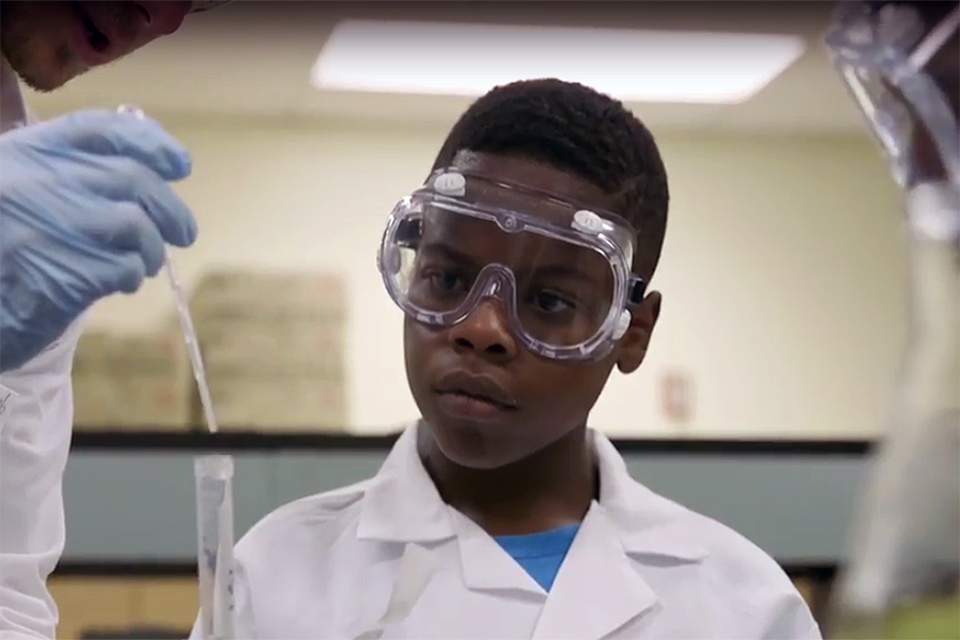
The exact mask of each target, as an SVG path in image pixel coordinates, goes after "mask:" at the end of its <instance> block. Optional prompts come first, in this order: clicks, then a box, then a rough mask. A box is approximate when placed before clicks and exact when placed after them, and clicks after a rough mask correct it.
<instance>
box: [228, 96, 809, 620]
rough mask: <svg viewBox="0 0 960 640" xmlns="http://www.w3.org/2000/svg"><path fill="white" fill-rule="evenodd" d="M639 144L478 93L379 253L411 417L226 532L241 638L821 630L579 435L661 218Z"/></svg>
mask: <svg viewBox="0 0 960 640" xmlns="http://www.w3.org/2000/svg"><path fill="white" fill-rule="evenodd" d="M667 202H668V192H667V180H666V173H665V170H664V167H663V164H662V162H661V160H660V156H659V152H658V150H657V147H656V144H655V143H654V140H653V138H652V136H651V135H650V133H649V132H648V131H647V130H646V128H645V127H644V126H643V125H642V124H641V123H640V122H639V121H638V120H637V119H636V118H635V117H634V116H633V115H632V114H630V113H629V112H628V111H627V110H626V109H625V108H624V107H623V106H622V105H621V104H620V103H618V102H616V101H614V100H612V99H610V98H608V97H606V96H603V95H600V94H598V93H597V92H595V91H593V90H591V89H588V88H586V87H583V86H581V85H577V84H571V83H566V82H561V81H558V80H536V81H525V82H517V83H514V84H510V85H507V86H503V87H498V88H496V89H494V90H492V91H491V92H490V93H488V94H487V95H486V96H484V97H482V98H480V99H479V100H478V101H477V102H476V103H475V104H474V105H473V106H471V107H470V109H469V110H468V111H467V112H466V113H465V114H464V115H463V116H462V117H461V119H460V120H459V122H458V123H457V124H456V125H455V126H454V128H453V130H452V131H451V133H450V135H449V137H448V139H447V141H446V143H445V144H444V145H443V148H442V149H441V151H440V154H439V156H438V157H437V160H436V162H435V164H434V172H433V174H432V175H431V176H430V178H429V179H428V180H427V182H426V183H425V185H424V186H423V187H421V188H420V189H418V190H417V191H415V192H414V194H413V195H412V196H410V197H409V198H406V199H405V200H403V201H401V203H400V204H398V205H397V208H396V209H395V210H394V212H393V214H392V215H391V217H390V219H389V221H388V225H387V231H386V233H385V234H384V240H383V244H382V246H381V248H380V252H379V265H380V270H381V272H382V274H383V279H384V283H385V284H386V287H387V290H388V292H389V293H390V295H391V297H392V298H393V299H394V301H395V302H396V303H397V304H398V305H399V306H400V307H401V308H402V309H403V310H404V311H405V312H406V319H405V325H404V342H405V345H404V346H405V353H406V368H407V377H408V381H409V384H410V389H411V391H412V392H413V395H414V398H415V399H416V401H417V404H418V406H419V408H420V410H421V413H422V415H423V420H422V421H420V422H419V423H417V424H415V425H413V426H411V427H410V428H409V429H407V430H406V432H405V433H404V434H403V435H402V436H401V438H400V439H399V440H398V442H397V443H396V445H395V446H394V448H393V450H392V451H391V453H390V455H389V457H388V458H387V460H386V462H385V463H384V465H383V467H382V468H381V470H380V472H379V473H378V474H377V475H376V476H375V477H374V478H372V479H370V480H368V481H365V482H362V483H360V484H357V485H354V486H351V487H347V488H344V489H340V490H337V491H333V492H330V493H326V494H321V495H317V496H311V497H308V498H304V499H301V500H298V501H296V502H293V503H291V504H288V505H286V506H284V507H282V508H280V509H278V510H277V511H275V512H273V513H272V514H270V515H268V516H267V517H266V518H264V519H263V520H262V521H261V522H260V523H259V524H257V525H256V526H255V527H254V528H253V529H251V531H250V532H249V533H248V534H247V535H246V536H244V538H243V540H241V541H240V543H239V544H238V545H237V550H236V558H237V573H236V575H237V583H236V592H235V593H236V604H237V619H238V622H237V625H238V632H239V635H240V637H259V638H267V637H271V638H381V637H382V638H416V639H422V638H551V639H555V638H608V637H611V638H612V637H616V638H680V637H684V638H706V637H716V638H819V631H818V629H817V625H816V623H815V622H814V620H813V618H812V616H811V615H810V612H809V610H808V609H807V607H806V606H805V604H804V602H803V600H802V599H801V597H800V595H799V594H798V593H797V591H796V590H795V589H794V588H793V586H792V585H791V583H790V581H789V580H788V579H787V577H786V575H784V573H783V572H782V571H781V570H780V568H779V567H778V566H777V565H776V563H774V561H773V560H772V559H771V558H769V557H768V556H767V555H765V554H764V553H763V552H762V551H761V550H760V549H758V548H757V547H755V546H754V545H752V544H751V543H750V542H748V541H747V540H745V539H744V538H742V537H740V536H739V535H738V534H736V533H734V532H733V531H731V530H730V529H727V528H726V527H724V526H723V525H721V524H719V523H717V522H715V521H712V520H710V519H708V518H706V517H703V516H700V515H698V514H695V513H692V512H690V511H688V510H686V509H684V508H683V507H681V506H679V505H677V504H675V503H673V502H671V501H669V500H667V499H665V498H662V497H660V496H658V495H656V494H654V493H653V492H651V491H650V490H648V489H646V488H645V487H643V486H641V485H640V484H639V483H637V482H635V481H634V480H633V479H631V478H630V477H629V475H628V473H627V470H626V466H625V464H624V462H623V460H622V459H621V457H620V456H619V454H618V453H617V451H616V450H615V449H614V447H613V446H612V445H611V444H610V442H609V441H608V440H607V439H606V438H605V437H603V436H602V435H601V434H599V433H597V432H595V431H592V430H589V429H588V428H587V427H586V421H587V416H588V414H589V412H590V409H591V408H592V407H593V405H594V403H595V402H596V400H597V398H598V396H599V395H600V392H601V390H602V389H603V386H604V384H605V383H606V380H607V378H608V376H609V375H610V372H611V371H612V369H613V367H614V366H616V367H617V368H619V369H620V371H622V372H623V373H631V372H633V371H635V370H636V369H637V368H638V367H639V366H640V363H641V362H642V360H643V358H644V354H645V352H646V349H647V345H648V343H649V340H650V335H651V332H652V330H653V327H654V324H655V323H656V320H657V316H658V315H659V310H660V294H659V293H657V292H650V293H646V294H645V292H644V285H645V283H646V282H647V281H648V280H649V279H650V277H651V275H652V274H653V271H654V267H655V266H656V263H657V260H658V258H659V254H660V248H661V245H662V243H663V237H664V231H665V226H666V214H667Z"/></svg>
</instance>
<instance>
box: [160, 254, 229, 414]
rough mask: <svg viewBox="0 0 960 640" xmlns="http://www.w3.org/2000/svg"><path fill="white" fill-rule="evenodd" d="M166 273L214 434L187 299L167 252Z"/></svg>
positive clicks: (209, 404) (200, 360)
mask: <svg viewBox="0 0 960 640" xmlns="http://www.w3.org/2000/svg"><path fill="white" fill-rule="evenodd" d="M166 271H167V280H169V281H170V290H171V291H172V292H173V301H174V303H175V304H176V307H177V315H178V316H179V317H180V327H181V328H182V329H183V341H184V342H185V343H186V345H187V354H188V355H189V356H190V366H191V367H192V368H193V377H194V379H195V380H196V381H197V390H198V391H199V392H200V405H201V406H202V407H203V417H204V419H205V420H206V421H207V430H208V431H209V432H210V433H216V432H217V418H216V416H215V415H214V413H213V402H212V401H211V400H210V387H208V386H207V374H206V372H205V371H204V369H203V358H202V357H200V344H199V343H198V342H197V332H196V330H195V329H194V328H193V320H192V319H191V318H190V308H189V307H188V306H187V298H186V296H185V295H184V294H183V287H182V286H181V285H180V278H179V276H177V270H176V268H175V267H174V266H173V260H171V259H170V253H169V252H167V255H166Z"/></svg>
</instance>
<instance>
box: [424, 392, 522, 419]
mask: <svg viewBox="0 0 960 640" xmlns="http://www.w3.org/2000/svg"><path fill="white" fill-rule="evenodd" d="M437 405H438V406H439V408H440V410H441V411H443V412H444V413H446V414H447V415H449V416H451V417H455V418H469V419H471V420H480V421H482V422H494V421H497V420H499V419H501V418H502V417H503V415H504V414H506V413H509V412H510V411H512V409H509V408H507V407H504V406H503V405H501V404H498V403H496V402H493V401H492V400H484V399H482V398H476V397H474V396H468V395H465V394H462V393H455V392H450V393H438V394H437Z"/></svg>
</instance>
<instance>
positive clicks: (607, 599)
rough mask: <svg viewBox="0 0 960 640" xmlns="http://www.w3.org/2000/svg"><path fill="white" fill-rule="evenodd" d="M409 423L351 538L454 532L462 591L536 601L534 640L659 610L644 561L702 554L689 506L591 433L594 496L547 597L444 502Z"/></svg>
mask: <svg viewBox="0 0 960 640" xmlns="http://www.w3.org/2000/svg"><path fill="white" fill-rule="evenodd" d="M417 428H418V426H417V425H414V426H412V427H410V428H408V429H407V430H406V431H405V432H404V433H403V434H402V435H401V437H400V439H399V440H398V441H397V443H396V445H394V448H393V450H392V451H391V452H390V455H389V456H388V457H387V460H386V461H385V462H384V464H383V467H382V468H381V470H380V472H379V473H378V474H377V476H376V477H375V478H374V482H373V483H372V485H371V487H370V489H369V490H368V491H367V493H366V495H365V497H364V500H363V504H362V507H361V513H360V522H359V530H358V536H359V537H360V538H363V539H378V540H386V541H394V542H420V543H423V542H431V541H433V542H439V541H442V540H447V539H451V538H455V539H456V542H457V544H458V545H459V549H460V554H459V556H460V562H461V567H462V571H463V579H464V584H465V586H466V587H467V588H468V589H470V590H471V591H483V592H486V593H489V594H490V595H491V596H494V597H505V598H507V599H508V600H509V601H512V602H514V603H516V604H520V603H521V602H524V601H525V602H527V603H529V604H531V605H534V606H541V607H542V611H541V612H540V614H539V616H538V618H537V623H536V627H535V629H534V632H533V638H543V639H544V640H546V639H552V638H572V637H577V638H589V639H599V638H604V637H608V636H610V635H611V634H613V633H615V632H616V630H617V629H619V628H621V627H622V626H623V625H625V624H627V623H629V622H630V621H632V620H634V619H636V618H637V617H639V616H641V615H644V614H646V613H647V612H649V611H651V610H653V609H654V608H655V607H656V606H658V603H657V595H656V593H655V592H654V591H653V589H651V587H650V586H649V585H648V584H647V582H646V581H645V580H644V579H643V577H642V574H643V568H642V565H643V559H644V558H645V557H657V558H658V564H662V563H663V562H664V561H666V562H673V563H678V564H684V563H690V562H698V561H700V560H701V559H703V558H704V557H705V556H706V555H707V552H706V549H705V548H704V547H703V546H701V545H700V544H699V543H698V542H697V541H696V540H693V539H692V538H691V537H690V534H689V533H687V531H686V529H687V526H684V524H683V523H684V521H688V517H689V512H687V511H685V510H684V509H683V508H682V507H680V506H679V505H677V504H675V503H673V502H670V501H669V500H666V499H665V498H662V497H660V496H658V495H656V494H655V493H653V492H652V491H650V490H649V489H647V488H645V487H643V486H642V485H641V484H639V483H638V482H636V481H634V480H633V479H632V478H631V477H630V475H629V473H628V472H627V467H626V463H625V462H624V460H623V458H622V457H621V456H620V454H619V453H618V452H617V450H616V448H615V447H614V446H613V444H612V443H611V442H610V441H609V440H607V439H606V438H605V437H604V436H603V435H601V434H599V433H597V432H595V431H590V432H589V437H590V438H591V440H592V444H593V447H594V451H595V452H596V456H597V460H598V466H599V471H600V500H599V501H598V502H594V503H593V504H591V506H590V508H589V510H588V511H587V515H586V516H585V518H584V520H583V522H582V523H581V525H580V529H579V530H578V532H577V535H576V537H575V538H574V541H573V544H572V545H571V547H570V551H569V552H568V553H567V557H566V559H565V560H564V562H563V564H562V565H561V567H560V572H559V573H558V574H557V577H556V579H555V581H554V583H553V587H552V588H551V590H550V593H549V594H547V593H545V592H544V590H543V589H542V588H541V587H540V585H539V584H537V583H536V582H535V581H534V580H533V578H531V577H530V575H529V574H528V573H527V572H526V571H525V570H524V569H523V568H522V567H521V566H520V565H519V564H518V563H517V562H515V561H514V560H513V559H512V558H510V556H509V555H508V554H507V553H506V552H505V551H504V550H503V549H502V548H501V547H500V546H499V545H498V544H497V542H496V541H495V540H494V539H493V538H491V537H490V536H489V535H487V534H486V532H484V531H483V530H482V529H481V528H480V527H479V526H478V525H477V524H476V523H474V522H473V521H471V520H470V519H469V518H467V517H466V516H464V515H463V514H461V513H459V512H458V511H456V510H455V509H453V508H452V507H450V506H449V505H446V504H445V503H444V502H443V500H442V498H441V497H440V494H439V492H438V491H437V489H436V487H435V486H434V484H433V482H432V481H431V479H430V477H429V476H428V475H427V472H426V469H424V467H423V463H422V461H421V460H420V456H419V453H418V451H417ZM412 546H416V545H412ZM408 548H409V547H408Z"/></svg>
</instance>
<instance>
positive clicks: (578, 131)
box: [433, 78, 670, 282]
mask: <svg viewBox="0 0 960 640" xmlns="http://www.w3.org/2000/svg"><path fill="white" fill-rule="evenodd" d="M461 151H475V152H478V153H492V154H503V155H513V156H521V157H524V158H528V159H530V160H536V161H539V162H544V163H546V164H549V165H550V166H553V167H555V168H557V169H560V170H561V171H568V172H571V173H573V174H574V175H577V176H579V177H581V178H583V179H584V180H586V181H588V182H590V183H592V184H594V185H596V186H598V187H600V188H601V189H603V190H604V191H605V192H606V193H608V194H610V195H615V196H620V197H622V200H623V205H622V210H620V211H616V212H615V213H618V214H620V215H622V216H623V217H624V218H625V219H627V220H628V221H629V222H630V223H631V224H633V226H634V228H635V229H636V231H637V253H636V256H634V269H635V270H636V272H637V273H638V274H639V275H640V276H641V277H643V278H644V279H645V280H646V281H648V282H649V280H650V277H651V276H652V275H653V272H654V269H655V268H656V266H657V262H658V261H659V259H660V252H661V249H662V247H663V239H664V235H665V233H666V226H667V208H668V204H669V199H670V197H669V191H668V188H667V172H666V169H665V168H664V166H663V160H662V159H661V158H660V151H659V149H658V148H657V144H656V142H655V141H654V139H653V135H652V134H651V133H650V131H649V130H648V129H647V128H646V126H644V124H643V123H642V122H640V120H638V119H637V117H636V116H634V115H633V113H631V112H630V111H629V110H628V109H627V108H626V107H624V105H623V104H622V103H621V102H619V101H617V100H615V99H613V98H611V97H610V96H607V95H604V94H602V93H600V92H598V91H595V90H593V89H591V88H590V87H586V86H584V85H582V84H577V83H574V82H565V81H562V80H558V79H556V78H546V79H537V80H523V81H519V82H513V83H510V84H506V85H502V86H499V87H496V88H494V89H492V90H491V91H490V92H488V93H487V94H486V95H484V96H483V97H481V98H479V99H478V100H477V101H476V102H474V103H473V104H472V105H471V106H470V108H468V109H467V110H466V112H464V114H463V115H462V116H460V119H459V120H458V121H457V123H456V124H455V125H454V126H453V129H451V131H450V133H449V135H448V136H447V139H446V141H445V142H444V143H443V147H442V148H441V149H440V153H439V154H438V155H437V159H436V161H435V162H434V165H433V170H434V171H435V170H437V169H441V168H445V167H447V166H450V164H452V163H453V161H454V159H455V158H456V155H457V154H458V153H460V152H461Z"/></svg>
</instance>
